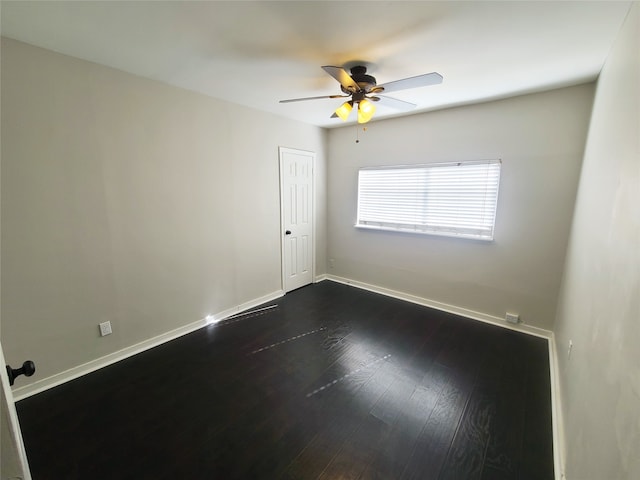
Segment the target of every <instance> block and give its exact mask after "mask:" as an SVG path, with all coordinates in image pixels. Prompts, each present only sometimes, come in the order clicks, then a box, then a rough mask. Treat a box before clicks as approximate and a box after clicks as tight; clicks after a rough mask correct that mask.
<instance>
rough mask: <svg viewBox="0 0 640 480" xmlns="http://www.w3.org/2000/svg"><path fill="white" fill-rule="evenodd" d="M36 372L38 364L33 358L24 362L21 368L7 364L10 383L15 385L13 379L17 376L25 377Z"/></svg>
mask: <svg viewBox="0 0 640 480" xmlns="http://www.w3.org/2000/svg"><path fill="white" fill-rule="evenodd" d="M35 372H36V364H35V363H33V362H32V361H31V360H27V361H26V362H24V363H23V364H22V367H20V368H11V366H9V365H7V375H8V376H9V385H13V381H14V380H15V379H16V377H18V376H20V375H23V374H24V376H25V377H30V376H31V375H33V374H34V373H35Z"/></svg>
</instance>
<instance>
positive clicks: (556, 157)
mask: <svg viewBox="0 0 640 480" xmlns="http://www.w3.org/2000/svg"><path fill="white" fill-rule="evenodd" d="M432 88H434V95H436V94H437V91H436V90H435V89H437V87H432ZM593 88H594V87H593V84H588V85H581V86H577V87H571V88H565V89H560V90H554V91H550V92H546V93H539V94H533V95H526V96H521V97H515V98H511V99H507V100H501V101H495V102H489V103H484V104H478V105H471V106H465V107H459V108H453V109H449V110H442V111H436V112H432V113H426V114H420V115H414V116H410V117H403V118H397V119H390V120H382V121H379V122H372V123H370V124H369V125H368V128H367V131H366V132H362V131H361V132H360V135H359V137H360V143H356V142H355V139H356V128H355V127H349V128H344V129H339V130H331V131H330V133H329V151H328V158H329V167H328V168H329V174H328V182H327V184H328V207H327V208H328V210H327V212H328V229H327V231H328V251H327V255H328V257H327V258H328V261H329V268H328V272H329V273H330V274H334V275H337V276H340V277H345V278H348V279H351V280H356V281H359V282H364V283H368V284H372V285H375V286H378V287H383V288H387V289H391V290H396V291H399V292H402V293H408V294H411V295H415V296H418V297H421V298H426V299H429V300H431V301H435V302H440V303H444V304H448V305H452V306H455V307H459V308H464V309H468V310H472V311H476V312H480V313H482V314H487V315H492V316H495V317H500V318H504V315H505V313H506V312H507V311H510V312H515V313H519V314H520V316H521V318H522V320H524V322H526V323H527V324H531V325H534V326H537V327H541V328H545V329H551V328H552V326H553V321H554V318H555V312H556V305H557V294H558V289H559V285H560V281H561V277H562V265H563V262H564V257H565V249H566V244H567V238H568V234H569V228H570V224H571V215H572V212H573V206H574V201H575V194H576V188H577V182H578V177H579V171H580V165H581V161H582V156H583V152H584V142H585V138H586V132H587V127H588V121H589V115H590V112H591V106H592V100H593ZM479 159H502V162H503V165H502V179H501V184H500V194H499V200H498V211H497V219H496V229H495V241H493V242H480V241H470V240H464V239H452V238H445V237H437V236H428V235H417V234H394V233H389V232H380V231H370V230H359V229H356V228H354V227H353V225H354V223H355V220H356V200H357V172H358V167H362V166H368V165H392V164H416V163H430V162H446V161H460V160H479ZM332 260H333V261H332Z"/></svg>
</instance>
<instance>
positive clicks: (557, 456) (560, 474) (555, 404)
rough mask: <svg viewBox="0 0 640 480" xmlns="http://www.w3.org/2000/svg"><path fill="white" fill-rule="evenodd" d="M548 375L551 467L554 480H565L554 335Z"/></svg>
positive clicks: (551, 342)
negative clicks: (549, 378)
mask: <svg viewBox="0 0 640 480" xmlns="http://www.w3.org/2000/svg"><path fill="white" fill-rule="evenodd" d="M549 373H550V376H551V412H552V421H553V466H554V471H555V477H556V480H565V479H566V477H565V474H564V466H565V458H566V451H565V443H564V442H565V435H564V418H563V415H562V392H561V389H560V365H559V363H558V347H557V345H556V339H555V335H554V334H553V333H552V334H551V338H550V339H549Z"/></svg>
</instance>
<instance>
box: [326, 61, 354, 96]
mask: <svg viewBox="0 0 640 480" xmlns="http://www.w3.org/2000/svg"><path fill="white" fill-rule="evenodd" d="M322 69H323V70H324V71H325V72H327V73H328V74H329V75H331V76H332V77H333V78H335V79H336V80H337V81H338V82H340V85H342V88H344V89H345V90H348V91H349V92H357V91H359V90H360V87H359V86H358V84H357V83H356V82H354V81H353V78H351V75H349V74H348V73H347V71H346V70H345V69H344V68H341V67H332V66H329V65H325V66H324V67H322Z"/></svg>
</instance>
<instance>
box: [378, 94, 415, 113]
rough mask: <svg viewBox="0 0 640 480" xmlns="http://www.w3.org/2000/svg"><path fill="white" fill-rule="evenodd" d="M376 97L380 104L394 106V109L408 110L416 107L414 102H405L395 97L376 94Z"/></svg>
mask: <svg viewBox="0 0 640 480" xmlns="http://www.w3.org/2000/svg"><path fill="white" fill-rule="evenodd" d="M377 98H378V103H379V104H380V105H384V106H385V107H391V108H395V109H396V110H402V111H409V110H413V109H414V108H416V107H417V105H416V104H415V103H409V102H405V101H404V100H398V99H397V98H391V97H385V96H383V95H378V96H377Z"/></svg>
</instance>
